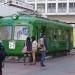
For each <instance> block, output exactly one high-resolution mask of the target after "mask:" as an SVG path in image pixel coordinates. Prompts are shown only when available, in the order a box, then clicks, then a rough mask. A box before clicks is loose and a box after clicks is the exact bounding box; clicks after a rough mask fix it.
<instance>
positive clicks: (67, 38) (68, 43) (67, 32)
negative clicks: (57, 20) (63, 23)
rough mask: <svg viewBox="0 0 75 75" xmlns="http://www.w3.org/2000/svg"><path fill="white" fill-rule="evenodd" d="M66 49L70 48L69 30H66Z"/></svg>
mask: <svg viewBox="0 0 75 75" xmlns="http://www.w3.org/2000/svg"><path fill="white" fill-rule="evenodd" d="M65 38H66V50H69V48H70V40H71V34H70V32H69V31H66V37H65Z"/></svg>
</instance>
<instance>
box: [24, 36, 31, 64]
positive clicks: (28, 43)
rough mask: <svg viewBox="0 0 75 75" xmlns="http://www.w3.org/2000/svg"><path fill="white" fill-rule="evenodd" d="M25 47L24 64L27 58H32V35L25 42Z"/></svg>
mask: <svg viewBox="0 0 75 75" xmlns="http://www.w3.org/2000/svg"><path fill="white" fill-rule="evenodd" d="M23 49H24V52H23V53H24V65H25V62H26V58H27V59H28V58H30V51H31V41H30V37H27V39H26V42H25V43H24V48H23ZM29 60H30V59H29ZM27 62H28V61H27Z"/></svg>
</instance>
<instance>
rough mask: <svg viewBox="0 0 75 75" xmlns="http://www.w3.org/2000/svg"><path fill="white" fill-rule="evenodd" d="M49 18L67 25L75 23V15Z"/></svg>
mask: <svg viewBox="0 0 75 75" xmlns="http://www.w3.org/2000/svg"><path fill="white" fill-rule="evenodd" d="M48 18H50V19H52V20H60V21H63V22H67V23H75V15H61V16H58V15H55V16H52V15H50V16H48Z"/></svg>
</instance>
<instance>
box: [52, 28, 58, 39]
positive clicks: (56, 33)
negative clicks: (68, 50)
mask: <svg viewBox="0 0 75 75" xmlns="http://www.w3.org/2000/svg"><path fill="white" fill-rule="evenodd" d="M57 39H58V30H57V29H53V40H57Z"/></svg>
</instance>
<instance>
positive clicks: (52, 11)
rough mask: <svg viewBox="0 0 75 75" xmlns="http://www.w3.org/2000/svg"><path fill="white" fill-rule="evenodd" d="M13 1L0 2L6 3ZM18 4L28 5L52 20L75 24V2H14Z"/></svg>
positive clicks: (31, 0)
mask: <svg viewBox="0 0 75 75" xmlns="http://www.w3.org/2000/svg"><path fill="white" fill-rule="evenodd" d="M8 1H12V0H0V3H6V2H8ZM13 1H16V3H18V1H19V2H22V3H28V4H30V5H33V7H34V8H33V9H34V10H35V11H38V12H39V13H41V14H43V15H47V17H48V18H50V19H55V20H61V21H64V22H68V23H75V0H13Z"/></svg>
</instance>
